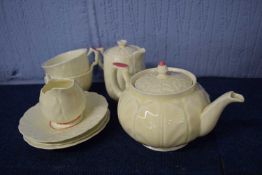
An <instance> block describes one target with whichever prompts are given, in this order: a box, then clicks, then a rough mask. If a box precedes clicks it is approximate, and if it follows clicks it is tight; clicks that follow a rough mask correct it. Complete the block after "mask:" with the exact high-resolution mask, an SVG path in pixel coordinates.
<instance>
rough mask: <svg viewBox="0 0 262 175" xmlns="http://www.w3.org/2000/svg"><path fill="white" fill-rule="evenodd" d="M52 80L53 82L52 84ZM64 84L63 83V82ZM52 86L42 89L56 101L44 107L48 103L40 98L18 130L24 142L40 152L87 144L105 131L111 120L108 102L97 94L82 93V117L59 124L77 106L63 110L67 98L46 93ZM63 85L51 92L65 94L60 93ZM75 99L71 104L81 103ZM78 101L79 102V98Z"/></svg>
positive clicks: (25, 116) (21, 120) (45, 93)
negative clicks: (59, 115)
mask: <svg viewBox="0 0 262 175" xmlns="http://www.w3.org/2000/svg"><path fill="white" fill-rule="evenodd" d="M52 81H55V84H60V85H61V84H62V85H61V86H63V85H64V84H65V83H64V82H65V81H67V82H69V83H70V82H71V83H72V82H74V81H73V80H52ZM52 81H50V83H51V84H52ZM61 81H62V82H63V83H64V84H63V83H61ZM50 83H48V84H46V85H45V86H44V87H43V88H42V90H41V93H43V94H44V95H46V96H48V95H52V96H51V97H52V98H53V99H51V100H49V101H48V102H46V104H45V101H44V100H43V99H45V98H43V99H42V97H41V95H40V102H39V103H37V104H36V105H35V106H33V107H31V108H30V109H28V110H27V111H26V112H25V114H24V115H23V117H22V118H21V119H20V121H19V126H18V129H19V131H20V133H21V134H22V135H23V138H24V140H25V142H27V143H28V144H29V145H31V146H33V147H36V148H40V149H48V150H52V149H62V148H67V147H71V146H74V145H77V144H80V143H82V142H84V141H87V140H89V139H91V138H92V137H94V136H95V135H97V134H98V133H100V132H101V131H102V130H103V129H104V128H105V126H106V125H107V123H108V121H109V118H110V112H109V110H108V103H107V101H106V99H105V98H104V97H103V96H101V95H99V94H97V93H95V92H87V91H85V92H83V94H82V96H83V99H84V100H81V102H82V101H83V103H84V108H83V111H82V112H81V114H80V115H79V116H78V115H77V116H78V117H76V118H75V119H73V120H71V121H70V122H64V123H61V122H60V123H59V122H57V120H62V119H63V120H64V119H65V116H66V114H70V113H73V112H75V111H76V110H75V109H76V107H74V109H70V108H68V107H67V108H68V109H63V108H61V105H63V106H66V105H65V104H64V102H63V101H61V100H66V98H65V97H64V96H63V98H62V97H60V96H55V95H54V94H52V93H53V92H52V93H51V92H48V91H47V92H45V90H48V87H49V88H50V86H51V85H50ZM61 86H60V87H59V88H58V87H56V88H54V87H52V86H51V87H52V88H51V89H52V90H54V91H56V90H59V92H58V94H60V95H61V94H63V93H64V91H62V92H61V89H62V90H63V88H62V87H61ZM66 86H68V84H67V85H65V87H66ZM46 87H47V88H46ZM45 88H46V89H45ZM67 89H70V87H68V88H67ZM78 89H81V88H78ZM80 91H81V90H80ZM73 92H74V91H70V92H67V91H66V92H65V94H66V96H68V95H72V94H73ZM48 93H49V94H48ZM74 96H76V95H73V97H74ZM82 96H81V97H82ZM73 97H72V96H70V98H69V99H71V100H72V101H73V103H72V104H78V103H77V102H76V99H74V98H73ZM77 99H79V97H78V98H77ZM43 101H44V102H43ZM55 102H58V104H59V105H60V106H59V105H56V103H55ZM69 104H70V103H69ZM72 104H71V105H72ZM46 105H47V107H49V106H50V107H53V108H54V109H53V111H51V109H52V108H50V110H49V111H48V108H47V107H46ZM48 105H49V106H48ZM79 106H81V105H79ZM69 107H70V106H69ZM79 109H81V108H79ZM74 110H75V111H74ZM72 111H73V112H72ZM65 112H66V113H65ZM47 114H49V115H51V114H65V115H64V116H63V117H53V116H48V117H47V116H46V115H47ZM52 118H54V119H52Z"/></svg>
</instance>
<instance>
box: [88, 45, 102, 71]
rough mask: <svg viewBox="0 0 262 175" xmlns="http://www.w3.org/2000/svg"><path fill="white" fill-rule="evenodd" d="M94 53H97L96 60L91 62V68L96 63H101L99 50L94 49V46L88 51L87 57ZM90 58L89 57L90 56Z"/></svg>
mask: <svg viewBox="0 0 262 175" xmlns="http://www.w3.org/2000/svg"><path fill="white" fill-rule="evenodd" d="M92 53H94V54H95V61H93V63H92V64H91V67H90V69H93V68H94V66H95V65H97V64H99V60H100V59H99V52H98V51H97V50H96V49H94V48H90V49H89V51H88V53H87V58H88V57H89V55H91V54H92ZM88 59H89V58H88Z"/></svg>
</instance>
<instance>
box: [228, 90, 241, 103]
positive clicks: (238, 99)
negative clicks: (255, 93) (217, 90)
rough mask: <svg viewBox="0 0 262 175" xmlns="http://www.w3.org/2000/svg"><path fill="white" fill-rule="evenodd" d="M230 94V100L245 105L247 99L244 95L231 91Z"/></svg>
mask: <svg viewBox="0 0 262 175" xmlns="http://www.w3.org/2000/svg"><path fill="white" fill-rule="evenodd" d="M228 94H229V98H230V99H231V100H232V101H233V102H240V103H243V102H244V101H245V98H244V96H243V95H241V94H238V93H235V92H234V91H230V92H228Z"/></svg>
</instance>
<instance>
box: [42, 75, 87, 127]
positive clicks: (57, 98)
mask: <svg viewBox="0 0 262 175" xmlns="http://www.w3.org/2000/svg"><path fill="white" fill-rule="evenodd" d="M39 104H40V109H41V112H42V114H43V116H44V117H46V118H47V119H48V120H49V121H50V126H51V127H53V128H56V129H60V128H66V127H71V126H73V125H75V124H77V123H78V122H79V121H80V120H81V117H82V113H83V111H84V110H85V107H86V99H85V94H84V91H83V90H82V89H81V88H80V87H79V85H78V84H77V83H75V81H74V80H72V79H60V80H50V81H48V83H47V84H46V85H44V87H43V88H42V89H41V92H40V97H39Z"/></svg>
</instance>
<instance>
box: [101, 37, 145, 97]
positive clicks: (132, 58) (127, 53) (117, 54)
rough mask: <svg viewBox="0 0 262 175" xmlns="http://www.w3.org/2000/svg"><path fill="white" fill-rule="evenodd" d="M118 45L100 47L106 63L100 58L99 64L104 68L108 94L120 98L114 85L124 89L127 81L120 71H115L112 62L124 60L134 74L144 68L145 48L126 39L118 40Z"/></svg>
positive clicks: (131, 73)
mask: <svg viewBox="0 0 262 175" xmlns="http://www.w3.org/2000/svg"><path fill="white" fill-rule="evenodd" d="M117 44H118V45H117V46H115V47H112V48H109V49H107V50H106V51H105V52H104V49H103V48H98V50H99V51H100V53H102V55H103V57H104V64H103V63H102V62H101V60H99V65H100V67H101V68H102V69H104V79H105V85H106V90H107V92H108V95H109V96H110V97H111V98H112V99H114V100H118V96H117V95H116V94H115V93H114V91H113V89H112V86H117V87H118V88H119V89H121V90H124V88H125V82H124V79H123V77H122V74H121V73H120V72H119V71H113V70H114V69H115V68H114V66H113V64H112V63H114V62H122V63H125V64H127V65H128V72H129V74H130V75H133V74H135V73H137V72H139V71H141V70H143V69H145V65H144V54H145V49H144V48H140V47H138V46H134V45H127V41H126V40H119V41H117Z"/></svg>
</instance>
